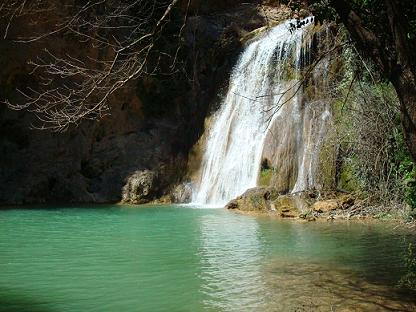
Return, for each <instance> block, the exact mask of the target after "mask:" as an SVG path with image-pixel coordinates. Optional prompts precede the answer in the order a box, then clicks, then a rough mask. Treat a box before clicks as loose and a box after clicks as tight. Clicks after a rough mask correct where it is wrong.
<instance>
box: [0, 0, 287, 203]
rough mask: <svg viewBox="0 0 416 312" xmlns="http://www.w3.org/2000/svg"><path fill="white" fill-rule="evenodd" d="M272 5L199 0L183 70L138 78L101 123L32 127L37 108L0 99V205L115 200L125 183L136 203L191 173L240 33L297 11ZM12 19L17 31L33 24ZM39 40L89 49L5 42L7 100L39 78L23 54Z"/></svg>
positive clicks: (1, 82) (0, 86)
mask: <svg viewBox="0 0 416 312" xmlns="http://www.w3.org/2000/svg"><path fill="white" fill-rule="evenodd" d="M276 6H277V4H273V3H272V4H270V5H268V6H259V5H258V4H247V3H245V2H244V1H225V2H222V1H208V2H204V1H201V3H198V2H195V3H194V4H193V7H192V8H191V12H190V13H191V14H190V16H189V19H188V23H187V26H186V28H185V30H184V35H183V37H184V40H183V42H182V48H181V53H180V55H179V57H180V58H181V62H182V64H183V66H182V68H181V69H180V70H178V71H177V72H175V73H174V74H172V75H171V76H164V75H152V76H149V77H146V78H144V79H141V80H140V81H134V82H133V83H131V84H130V85H129V86H128V87H127V88H124V89H123V90H121V91H120V92H118V93H117V94H116V95H114V96H113V97H112V98H111V100H110V101H111V115H109V116H106V117H104V118H102V119H101V120H99V121H86V122H84V123H82V124H81V125H79V126H78V127H76V128H71V129H69V130H68V131H67V132H65V133H51V132H46V131H39V130H33V129H31V125H32V124H33V123H35V122H36V117H35V116H34V115H33V114H31V113H30V112H27V111H11V110H10V109H8V108H7V107H6V105H4V104H1V106H0V153H1V155H2V156H1V158H0V205H10V204H29V203H52V202H117V201H120V200H121V199H122V189H123V187H124V189H125V190H129V191H126V192H125V194H124V198H123V199H124V201H126V202H132V203H136V202H140V203H142V202H147V201H150V200H152V199H155V198H157V197H161V196H163V195H165V194H167V193H169V192H170V191H171V190H173V189H174V187H175V185H177V184H178V183H179V182H181V179H182V177H183V175H184V174H185V171H186V165H187V157H188V152H189V150H190V149H191V147H192V146H193V145H194V144H195V142H196V141H197V140H198V138H199V137H200V135H201V133H202V132H203V124H204V119H205V117H206V115H207V114H208V112H209V110H210V109H212V107H215V105H213V103H214V104H215V103H216V102H217V99H218V96H220V94H221V92H222V90H223V88H224V87H225V86H226V84H227V79H228V76H229V72H230V69H231V68H232V66H233V65H234V62H235V61H236V57H237V55H238V53H239V52H240V49H241V47H242V41H243V40H242V38H244V37H245V36H246V35H247V34H249V33H250V32H252V31H253V30H255V29H258V28H260V27H263V26H264V25H266V24H267V23H269V22H270V20H275V21H277V20H279V19H285V18H287V17H289V15H290V14H291V12H290V10H288V9H287V8H284V9H281V10H277V9H276ZM14 26H15V28H14V29H16V30H15V31H18V30H19V29H20V30H21V31H25V29H27V27H30V26H29V25H24V24H22V25H14ZM169 40H172V39H170V38H167V42H168V43H167V44H170V43H169ZM175 43H176V41H175ZM42 44H49V45H54V48H55V49H58V50H67V49H72V50H76V49H78V50H80V51H79V53H82V52H83V51H82V49H84V47H83V46H82V45H81V46H80V47H79V46H74V43H73V42H71V39H70V38H69V39H68V38H61V39H60V41H58V42H48V41H46V42H43V43H42V42H41V43H36V44H32V45H30V44H29V45H28V44H16V43H14V42H13V41H11V40H1V41H0V47H1V50H2V51H4V53H2V56H1V57H0V65H1V67H2V71H1V73H0V97H1V99H4V98H12V99H15V100H16V99H17V100H19V96H18V94H17V92H16V88H19V87H21V86H23V85H25V86H27V85H29V86H30V85H35V84H36V83H39V81H37V80H36V76H33V75H30V71H31V68H30V66H29V65H27V62H28V61H29V60H30V59H32V58H33V57H36V55H38V54H39V53H40V52H41V49H42V48H43V46H42ZM172 45H173V43H172ZM86 53H87V52H86ZM149 172H150V175H152V176H154V177H157V179H152V183H150V184H149V185H148V183H144V184H143V183H142V184H141V183H136V182H137V179H136V178H137V177H138V176H142V175H143V173H146V174H147V173H149ZM135 179H136V180H135ZM139 180H140V179H139ZM135 181H136V182H135ZM143 185H146V188H149V189H148V190H146V195H145V196H142V195H143V194H142V195H140V194H141V193H143V192H144V190H142V189H141V188H144V187H142V186H143ZM136 199H137V200H136Z"/></svg>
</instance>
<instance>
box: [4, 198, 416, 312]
mask: <svg viewBox="0 0 416 312" xmlns="http://www.w3.org/2000/svg"><path fill="white" fill-rule="evenodd" d="M405 240H407V242H408V241H409V240H415V237H414V236H413V237H412V236H411V235H409V234H406V233H403V232H400V231H398V230H397V229H394V228H393V226H392V225H383V224H359V223H353V224H347V223H335V224H333V223H322V222H319V223H298V222H293V221H278V220H273V219H269V218H260V217H252V216H243V215H238V214H235V213H232V212H228V211H226V210H223V209H192V208H190V207H178V206H159V207H154V206H153V207H140V208H132V207H122V206H112V207H100V208H87V207H84V208H58V209H43V210H42V209H36V210H5V211H0V311H43V312H47V311H351V310H354V309H355V310H357V311H391V310H396V311H415V310H416V309H415V305H414V302H413V303H412V302H411V301H412V300H413V298H412V297H411V296H409V295H403V294H399V293H397V292H396V291H395V288H394V287H393V286H394V285H395V284H396V283H397V281H398V279H399V278H400V275H401V274H402V273H403V260H402V258H401V254H402V252H403V251H404V249H405V246H406V244H407V242H406V241H405Z"/></svg>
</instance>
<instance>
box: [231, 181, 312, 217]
mask: <svg viewBox="0 0 416 312" xmlns="http://www.w3.org/2000/svg"><path fill="white" fill-rule="evenodd" d="M305 206H306V204H305V203H304V202H303V201H302V200H301V199H300V197H299V198H298V197H297V196H290V195H281V194H279V192H278V191H277V190H276V189H275V188H274V187H255V188H252V189H249V190H247V191H246V192H245V193H244V194H243V195H241V196H239V197H237V198H236V199H234V200H232V201H230V202H229V203H228V204H227V205H226V208H227V209H238V210H241V211H251V212H272V213H275V214H277V215H279V216H281V217H283V218H296V217H298V216H299V214H300V212H301V211H303V208H304V207H305Z"/></svg>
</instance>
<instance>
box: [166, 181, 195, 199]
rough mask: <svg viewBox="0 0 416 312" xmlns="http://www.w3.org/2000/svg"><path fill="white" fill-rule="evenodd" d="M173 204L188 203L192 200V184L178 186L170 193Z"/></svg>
mask: <svg viewBox="0 0 416 312" xmlns="http://www.w3.org/2000/svg"><path fill="white" fill-rule="evenodd" d="M171 198H172V202H173V203H181V204H183V203H190V202H191V200H192V184H191V183H189V182H186V183H181V184H178V185H177V186H176V187H175V188H174V189H173V191H172V193H171Z"/></svg>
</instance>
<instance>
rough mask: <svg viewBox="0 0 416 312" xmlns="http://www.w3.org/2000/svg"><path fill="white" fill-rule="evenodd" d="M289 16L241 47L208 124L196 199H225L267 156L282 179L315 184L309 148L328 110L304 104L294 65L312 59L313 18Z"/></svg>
mask: <svg viewBox="0 0 416 312" xmlns="http://www.w3.org/2000/svg"><path fill="white" fill-rule="evenodd" d="M306 20H307V21H311V20H312V19H306ZM306 20H304V21H306ZM291 23H292V24H295V23H296V21H294V20H291V21H287V22H286V23H283V24H281V25H278V26H276V27H274V28H272V29H270V30H269V31H267V32H266V33H265V34H264V35H263V36H262V37H260V38H258V39H257V40H255V41H253V42H251V43H250V44H248V45H247V46H246V48H245V50H244V51H243V53H242V54H241V56H240V58H239V60H238V63H237V65H236V66H235V68H234V70H233V72H232V75H231V77H230V83H229V88H228V92H227V95H226V96H225V98H224V99H223V102H222V104H221V106H220V109H219V110H218V111H217V112H216V114H215V115H214V116H213V120H212V125H211V127H210V129H207V135H206V146H205V150H204V156H203V159H202V164H201V172H200V177H199V181H198V183H197V187H196V189H195V190H194V193H193V202H194V203H196V204H211V205H224V204H225V203H227V202H228V201H229V200H231V199H233V198H235V197H237V196H239V195H241V194H242V193H243V192H244V191H246V190H247V189H249V188H252V187H255V186H256V184H257V180H258V177H259V173H260V164H261V161H262V158H263V157H265V156H267V157H268V158H269V159H271V160H272V162H273V164H275V165H276V167H278V168H277V169H278V170H280V171H281V172H282V177H284V179H286V180H288V181H289V180H290V177H289V176H294V175H296V176H297V177H296V179H295V183H294V185H293V183H292V187H291V191H300V190H303V189H307V188H309V187H313V186H314V183H315V182H314V179H313V177H314V175H315V171H316V163H317V160H316V157H311V155H314V154H316V153H317V151H316V149H317V146H318V145H319V144H318V143H317V139H318V138H319V137H321V136H322V134H323V132H324V129H325V122H326V120H327V119H328V118H327V116H328V114H329V112H328V108H327V107H325V108H324V109H320V110H316V109H309V108H305V107H304V105H303V84H302V83H301V82H300V81H299V79H300V76H299V69H301V68H302V67H304V65H305V64H308V63H309V62H310V61H311V60H310V59H311V57H310V48H311V44H312V39H311V31H310V30H311V29H312V28H313V26H312V24H313V23H309V24H306V26H304V27H301V28H293V27H291ZM312 120H315V121H317V120H321V122H318V125H316V124H314V123H312V122H311V121H312ZM289 164H290V165H289ZM285 172H286V175H288V177H285V174H284V173H285ZM292 180H293V179H292ZM288 183H289V182H288Z"/></svg>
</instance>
